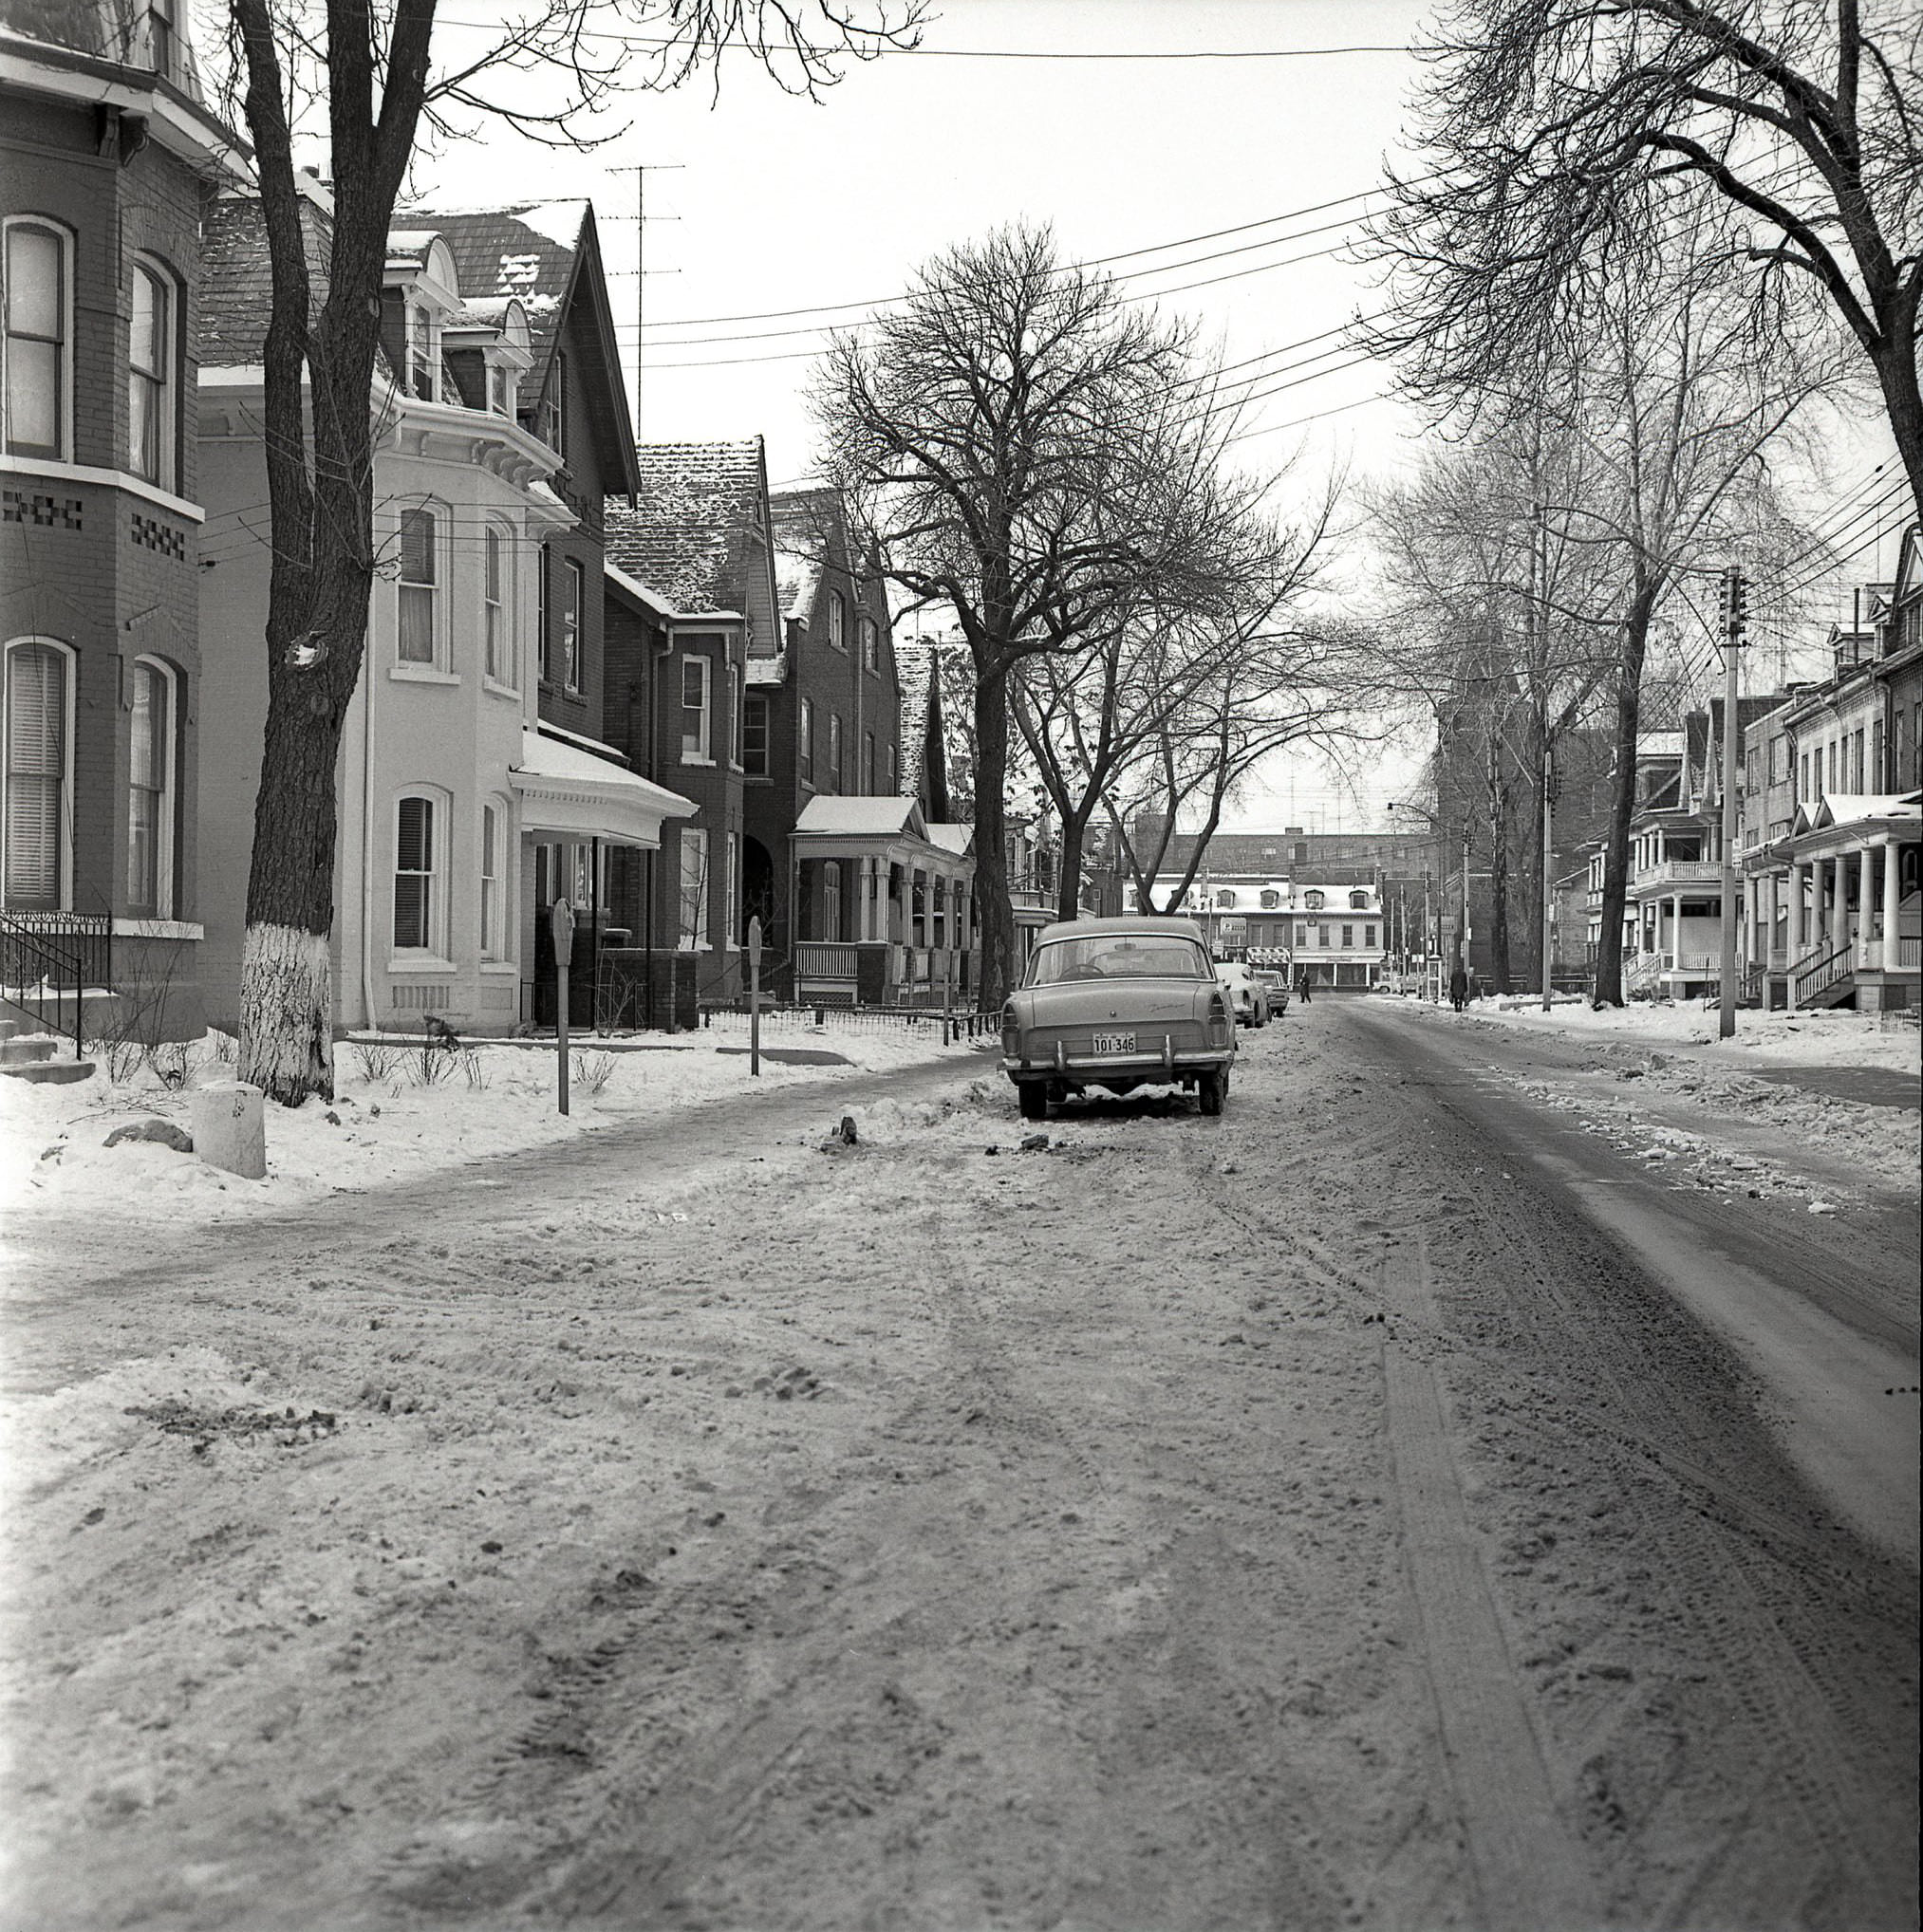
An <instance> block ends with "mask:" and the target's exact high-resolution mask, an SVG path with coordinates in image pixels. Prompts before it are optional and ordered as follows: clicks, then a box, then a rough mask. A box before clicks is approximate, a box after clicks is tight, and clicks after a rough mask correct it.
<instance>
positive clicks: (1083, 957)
mask: <svg viewBox="0 0 1923 1932" xmlns="http://www.w3.org/2000/svg"><path fill="white" fill-rule="evenodd" d="M1212 976H1213V975H1211V974H1210V972H1209V968H1208V956H1207V955H1206V954H1205V953H1204V951H1203V950H1202V948H1201V947H1200V946H1198V945H1197V944H1196V943H1195V942H1194V940H1192V939H1182V938H1161V937H1160V936H1159V935H1155V934H1147V933H1104V934H1101V935H1100V936H1099V937H1096V938H1087V939H1055V940H1053V941H1051V942H1050V943H1049V944H1048V945H1045V946H1037V947H1036V953H1035V957H1034V958H1033V959H1031V960H1030V961H1029V965H1028V983H1029V985H1031V986H1060V985H1062V984H1064V983H1066V982H1067V981H1069V980H1074V979H1207V978H1210V977H1212Z"/></svg>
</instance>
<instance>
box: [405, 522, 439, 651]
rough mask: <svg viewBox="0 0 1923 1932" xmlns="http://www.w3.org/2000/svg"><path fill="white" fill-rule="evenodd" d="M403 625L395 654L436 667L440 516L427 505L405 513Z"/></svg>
mask: <svg viewBox="0 0 1923 1932" xmlns="http://www.w3.org/2000/svg"><path fill="white" fill-rule="evenodd" d="M400 597H401V627H400V632H399V636H398V641H397V643H396V646H395V655H396V656H397V657H398V658H399V659H400V660H401V663H403V664H424V665H428V666H432V665H433V664H435V663H436V662H437V661H438V652H439V639H440V519H439V517H438V516H437V515H436V514H435V512H434V511H432V510H430V509H429V508H427V507H426V506H425V505H424V504H418V505H416V506H415V507H414V508H413V509H412V510H403V511H401V592H400Z"/></svg>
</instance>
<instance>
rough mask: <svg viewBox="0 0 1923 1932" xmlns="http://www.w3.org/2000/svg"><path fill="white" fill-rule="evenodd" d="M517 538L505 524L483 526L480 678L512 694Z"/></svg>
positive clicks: (516, 656)
mask: <svg viewBox="0 0 1923 1932" xmlns="http://www.w3.org/2000/svg"><path fill="white" fill-rule="evenodd" d="M513 556H514V537H513V531H512V530H511V529H508V528H507V527H506V526H505V525H503V524H498V523H493V522H489V523H484V524H483V525H482V526H481V556H480V566H481V567H480V599H481V675H482V677H483V678H486V679H487V680H488V682H489V683H491V684H496V685H498V686H499V687H500V688H501V689H502V690H503V691H513V689H514V688H515V687H516V685H517V683H518V681H519V680H518V678H517V676H516V672H517V668H518V665H519V661H520V658H519V652H518V651H517V649H516V647H515V637H514V628H515V626H514V571H513Z"/></svg>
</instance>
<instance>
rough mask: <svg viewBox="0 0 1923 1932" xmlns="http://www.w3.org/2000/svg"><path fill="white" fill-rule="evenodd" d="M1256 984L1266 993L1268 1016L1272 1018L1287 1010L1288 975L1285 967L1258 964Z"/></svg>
mask: <svg viewBox="0 0 1923 1932" xmlns="http://www.w3.org/2000/svg"><path fill="white" fill-rule="evenodd" d="M1256 984H1257V985H1258V986H1260V988H1261V990H1262V991H1263V992H1264V993H1265V994H1268V998H1269V1016H1270V1018H1272V1019H1273V1018H1274V1017H1275V1015H1276V1014H1278V1013H1285V1012H1288V1010H1289V975H1288V971H1287V969H1286V968H1284V967H1281V966H1258V967H1257V968H1256Z"/></svg>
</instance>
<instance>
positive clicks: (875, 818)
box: [794, 793, 928, 839]
mask: <svg viewBox="0 0 1923 1932" xmlns="http://www.w3.org/2000/svg"><path fill="white" fill-rule="evenodd" d="M794 829H795V830H796V831H797V832H853V833H855V834H857V835H861V836H866V837H871V838H872V837H879V838H899V837H902V836H904V835H905V836H907V837H910V838H917V839H920V838H926V837H927V836H928V828H927V827H924V825H923V823H922V810H921V808H920V807H919V806H918V805H917V804H916V803H915V801H914V800H913V799H912V798H888V797H875V798H868V797H858V796H852V797H851V796H849V795H848V794H846V793H837V794H833V795H831V796H827V797H822V796H816V797H814V798H811V799H810V800H809V801H808V803H807V804H806V805H804V806H803V807H802V808H801V811H800V815H799V816H798V817H797V818H796V819H795V821H794Z"/></svg>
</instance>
